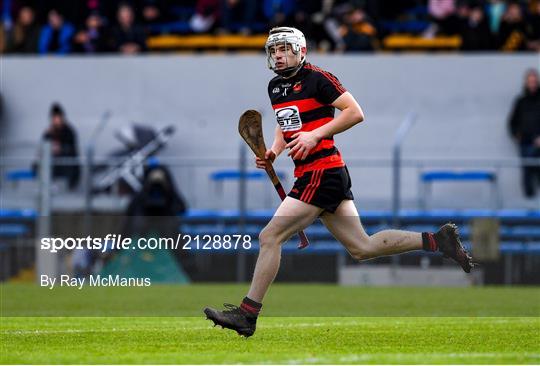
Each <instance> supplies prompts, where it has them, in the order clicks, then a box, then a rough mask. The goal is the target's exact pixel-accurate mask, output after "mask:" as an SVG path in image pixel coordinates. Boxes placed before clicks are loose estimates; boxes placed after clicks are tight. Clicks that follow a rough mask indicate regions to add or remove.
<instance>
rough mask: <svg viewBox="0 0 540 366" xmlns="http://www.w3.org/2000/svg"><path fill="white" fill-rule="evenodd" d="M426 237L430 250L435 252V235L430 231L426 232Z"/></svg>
mask: <svg viewBox="0 0 540 366" xmlns="http://www.w3.org/2000/svg"><path fill="white" fill-rule="evenodd" d="M428 239H429V249H430V250H431V251H432V252H436V251H437V249H438V248H437V242H436V241H435V237H434V236H433V234H432V233H429V234H428Z"/></svg>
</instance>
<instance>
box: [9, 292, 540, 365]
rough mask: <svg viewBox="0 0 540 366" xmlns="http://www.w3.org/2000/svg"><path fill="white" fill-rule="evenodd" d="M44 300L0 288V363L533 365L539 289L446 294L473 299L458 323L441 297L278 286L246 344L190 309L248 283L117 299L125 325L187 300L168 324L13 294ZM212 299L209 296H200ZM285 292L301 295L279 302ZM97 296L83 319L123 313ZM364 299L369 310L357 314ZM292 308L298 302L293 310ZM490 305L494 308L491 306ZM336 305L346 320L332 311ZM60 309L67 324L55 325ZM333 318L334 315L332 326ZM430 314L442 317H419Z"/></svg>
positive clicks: (66, 299)
mask: <svg viewBox="0 0 540 366" xmlns="http://www.w3.org/2000/svg"><path fill="white" fill-rule="evenodd" d="M40 290H41V289H38V288H36V287H34V286H30V287H28V286H21V285H4V286H2V287H1V288H0V294H1V295H2V300H1V304H2V308H1V309H2V317H1V324H0V337H1V342H0V343H1V346H0V347H1V348H0V362H1V363H4V364H5V363H12V364H18V363H41V364H43V363H47V364H55V363H70V364H74V363H75V364H76V363H88V364H93V363H101V364H111V363H122V364H130V363H156V364H164V363H191V364H198V363H217V364H221V363H228V364H230V363H285V364H287V363H290V364H294V363H325V364H328V363H338V364H339V363H349V364H350V363H400V364H404V363H405V364H407V363H444V364H448V363H469V364H483V363H489V364H501V363H514V364H515V363H528V364H538V363H540V318H539V315H540V302H539V291H538V289H537V288H516V289H514V288H487V289H486V288H478V289H476V288H472V289H444V293H445V294H446V296H447V298H448V299H450V298H454V297H456V296H460V299H459V302H456V304H457V303H461V304H462V303H465V304H466V303H467V302H468V300H469V299H470V300H471V305H470V306H469V307H470V308H472V310H471V313H464V314H463V315H462V316H456V315H455V314H454V313H452V312H451V310H452V308H453V307H454V305H452V303H451V302H450V303H448V301H446V302H444V300H445V299H446V298H445V297H442V300H441V296H442V295H441V291H442V290H441V289H419V288H412V289H411V288H392V289H366V288H343V287H338V286H314V285H311V286H304V285H279V284H276V285H274V286H273V287H272V293H271V294H270V295H269V296H270V297H269V299H268V301H267V302H265V309H264V314H265V315H266V316H262V317H261V318H260V319H259V322H258V325H257V326H258V329H257V332H256V333H255V335H254V336H253V337H251V338H248V339H245V338H241V337H239V336H237V335H236V333H234V332H232V331H229V330H223V329H221V328H217V327H216V328H213V327H212V326H211V325H212V323H211V322H210V321H207V320H205V319H204V316H203V315H202V313H200V311H201V309H200V308H198V306H199V305H200V302H201V301H214V300H216V301H217V297H220V301H231V302H234V298H236V296H237V294H243V293H244V292H245V290H246V285H240V286H238V285H213V286H210V285H201V286H199V285H195V286H155V287H154V286H152V287H150V288H147V289H145V294H146V296H145V297H144V298H142V299H139V300H140V302H137V298H136V297H131V298H130V297H129V296H128V297H126V293H123V292H122V291H120V292H119V293H120V294H121V295H122V296H121V297H122V298H123V299H124V301H125V308H126V309H127V310H128V315H129V311H130V309H132V308H133V309H134V308H139V310H141V309H140V308H141V307H145V306H149V305H148V304H152V303H154V304H157V303H160V302H165V304H168V302H167V301H166V299H164V298H163V294H164V293H169V294H171V296H169V297H170V298H173V299H174V300H175V301H178V299H184V300H183V301H182V302H181V303H179V304H178V306H179V307H180V308H185V309H190V308H192V307H197V308H194V309H193V311H194V313H193V314H198V313H200V314H201V315H200V316H197V317H194V316H192V315H191V314H188V313H186V314H185V315H184V316H177V314H175V316H164V315H166V312H165V310H167V309H168V306H169V305H166V306H165V307H164V308H163V309H161V310H162V312H158V313H157V314H158V315H159V316H150V315H151V314H152V312H151V311H150V309H145V310H146V311H147V313H146V316H133V315H129V316H123V317H120V316H111V314H114V315H116V313H114V312H113V313H109V316H84V313H83V312H81V309H80V307H79V308H76V309H72V308H71V309H70V307H73V306H74V304H77V302H76V301H75V302H74V300H73V299H70V296H69V295H70V294H71V292H65V291H60V292H58V293H57V294H56V296H55V299H56V300H57V303H56V305H55V306H56V307H57V309H56V310H57V311H58V313H57V314H56V315H55V316H40V315H43V314H47V315H50V314H51V313H50V310H51V309H46V307H48V306H51V305H50V304H49V303H47V302H45V303H43V302H42V303H41V304H40V303H39V301H38V302H33V303H34V308H32V306H31V305H28V303H25V304H23V303H21V302H20V301H21V300H22V296H21V295H20V294H24V295H25V297H27V296H29V294H31V293H32V291H35V292H37V293H40ZM47 291H49V290H47ZM83 291H84V290H83ZM216 292H217V297H216V298H214V297H213V296H214V295H208V294H214V293H216ZM225 292H226V293H227V294H225ZM16 293H18V294H19V295H15V294H16ZM173 294H174V295H173ZM179 294H180V295H179ZM202 294H206V295H204V296H206V297H204V296H203V295H202ZM292 294H296V295H297V297H293V300H290V301H287V300H286V299H288V298H290V297H291V296H292ZM321 294H324V297H321ZM95 295H96V293H94V292H91V291H90V292H88V293H87V294H86V298H87V304H88V308H87V309H86V310H87V311H89V313H88V314H92V315H96V314H98V315H101V313H99V312H97V311H96V309H97V308H98V309H99V308H107V307H109V311H110V308H111V307H112V308H113V310H114V306H115V305H114V304H117V303H120V301H119V299H114V293H109V296H108V297H109V298H108V299H105V298H96V297H95ZM177 296H178V297H177ZM197 296H199V297H200V296H202V297H203V299H202V300H201V299H200V298H199V297H197ZM231 297H233V299H231ZM272 297H273V298H274V299H275V300H271V299H272ZM362 297H364V303H367V304H369V308H371V309H372V311H371V312H370V311H367V310H368V308H367V307H363V306H361V301H362ZM300 298H303V299H305V301H304V302H302V303H300V304H298V301H300V300H298V299H300ZM497 298H498V299H499V301H498V302H497V301H493V300H494V299H497ZM149 299H150V300H152V301H150V300H149ZM473 299H475V300H474V301H473ZM478 299H481V300H478ZM161 300H163V301H161ZM279 300H281V301H279ZM278 301H279V302H278ZM294 301H296V303H297V305H298V306H299V307H305V306H308V304H311V306H310V308H309V310H308V309H307V308H306V311H305V313H306V314H308V315H312V314H314V313H319V314H324V315H325V316H315V315H313V316H306V317H300V316H298V313H299V312H300V311H298V309H295V311H294V312H289V313H290V314H292V315H291V316H287V314H289V313H288V312H287V311H288V310H290V309H288V308H289V307H290V306H293V303H294ZM96 302H97V304H96ZM133 303H135V305H133ZM351 303H352V305H351ZM17 304H19V307H18V309H19V310H18V311H19V312H17ZM145 304H146V305H145ZM347 304H349V305H350V307H348V308H347V306H346V305H347ZM208 305H215V306H217V305H219V303H209V304H208ZM355 305H356V306H355ZM482 305H483V307H484V312H483V313H482ZM343 306H345V307H346V308H347V309H348V310H347V312H348V313H347V314H351V316H345V315H344V314H343V313H340V312H339V311H337V308H343ZM62 307H63V308H62ZM373 307H375V308H376V309H373ZM377 307H378V309H377ZM399 307H403V308H406V311H404V313H403V314H402V315H401V316H395V314H394V316H388V314H387V313H388V312H389V311H390V309H395V308H399ZM333 308H335V309H333ZM355 308H359V309H362V312H363V313H364V315H365V316H359V314H356V313H355V312H352V310H354V309H355ZM70 310H71V312H70ZM334 310H335V311H334ZM404 310H405V309H404ZM40 311H41V313H40ZM60 311H63V312H64V313H63V315H64V316H57V315H60V314H61V313H60ZM186 311H187V310H186ZM445 311H446V314H447V316H444V312H445ZM460 311H461V310H460ZM333 312H336V314H340V315H339V316H331V314H332V313H333ZM441 312H442V313H441ZM74 313H75V314H77V316H73V314H74ZM396 313H397V312H396ZM433 314H438V315H442V316H426V315H433ZM28 315H32V316H28ZM171 315H173V314H171ZM482 315H489V316H482Z"/></svg>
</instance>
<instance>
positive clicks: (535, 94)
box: [509, 69, 540, 198]
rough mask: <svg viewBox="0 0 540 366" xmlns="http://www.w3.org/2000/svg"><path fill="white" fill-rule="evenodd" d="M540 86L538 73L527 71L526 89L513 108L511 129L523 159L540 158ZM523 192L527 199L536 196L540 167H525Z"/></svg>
mask: <svg viewBox="0 0 540 366" xmlns="http://www.w3.org/2000/svg"><path fill="white" fill-rule="evenodd" d="M539 89H540V85H539V80H538V71H536V70H534V69H530V70H527V72H526V74H525V88H524V91H523V94H521V95H520V96H519V97H518V98H517V99H516V101H515V102H514V106H513V108H512V112H511V114H510V120H509V127H510V133H511V135H512V137H513V138H514V141H515V142H516V144H517V145H518V148H519V152H520V155H521V157H522V158H540V90H539ZM522 172H523V177H522V183H523V191H524V193H525V196H526V197H527V198H532V197H534V195H535V194H536V188H537V186H538V185H539V184H540V167H531V166H523V168H522Z"/></svg>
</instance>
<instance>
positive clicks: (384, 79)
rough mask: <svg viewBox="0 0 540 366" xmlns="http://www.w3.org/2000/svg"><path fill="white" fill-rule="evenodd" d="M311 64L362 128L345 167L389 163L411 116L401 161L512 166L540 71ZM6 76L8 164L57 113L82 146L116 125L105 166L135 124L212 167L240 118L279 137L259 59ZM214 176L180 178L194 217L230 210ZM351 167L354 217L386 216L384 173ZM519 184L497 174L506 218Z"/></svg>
mask: <svg viewBox="0 0 540 366" xmlns="http://www.w3.org/2000/svg"><path fill="white" fill-rule="evenodd" d="M311 61H312V62H313V63H315V64H317V65H318V66H321V67H323V68H326V69H328V70H330V71H332V72H333V73H334V74H335V75H336V76H337V77H338V78H339V79H340V80H341V81H342V83H343V84H344V86H345V87H346V88H347V89H348V90H349V91H351V92H352V93H353V95H354V96H355V97H356V99H357V100H358V101H359V103H360V105H361V106H362V107H363V109H364V111H365V114H366V121H365V122H364V123H363V124H361V125H359V126H357V127H355V128H354V129H352V130H350V131H348V132H347V133H345V134H343V135H339V136H337V137H336V141H337V146H338V147H339V148H340V149H341V151H342V152H343V155H344V157H345V159H346V160H347V159H356V158H366V157H369V158H390V157H391V148H392V143H393V137H394V134H395V131H396V129H397V127H398V125H399V123H400V122H401V121H402V120H403V118H404V117H405V116H406V115H407V113H408V112H409V111H411V110H415V111H416V112H417V114H418V116H419V119H418V122H417V123H416V125H415V126H414V127H413V129H412V130H411V131H410V133H409V135H408V137H407V140H406V143H405V145H404V151H403V154H404V157H405V158H419V159H424V158H490V159H497V158H509V157H515V156H516V151H515V148H514V146H513V145H512V143H511V141H510V140H509V138H508V134H507V128H506V123H507V117H508V114H509V111H510V107H511V103H512V101H513V99H514V97H515V96H516V95H517V93H518V92H520V90H521V83H522V75H523V72H524V70H525V69H526V68H529V67H538V66H539V64H540V62H539V57H538V55H500V56H499V55H498V56H491V55H472V56H471V55H466V56H463V55H403V56H401V55H375V56H349V55H347V56H322V55H316V56H313V57H312V58H311ZM1 74H2V75H1V76H2V79H1V94H2V97H3V100H4V118H3V122H2V125H1V128H2V129H1V133H2V146H3V149H2V153H3V154H5V155H18V156H28V157H33V156H34V154H35V153H34V151H32V149H25V150H24V151H23V150H22V149H20V146H22V145H21V144H18V143H16V144H14V142H18V141H37V140H38V139H39V137H40V135H41V133H42V131H43V129H44V128H45V127H46V124H47V114H48V109H49V106H50V104H51V102H53V101H60V102H61V103H62V104H63V105H64V106H65V109H66V111H67V115H68V119H69V120H70V121H71V122H72V124H73V125H74V126H75V127H76V128H77V130H78V132H79V138H80V144H81V146H85V145H86V144H87V142H88V139H89V136H90V134H91V132H92V131H93V129H94V128H95V126H96V123H97V121H98V120H99V117H100V115H101V114H102V112H103V111H104V110H110V111H111V112H112V113H113V117H112V119H111V121H110V123H109V125H108V126H107V127H106V129H105V131H104V133H103V134H102V138H101V139H100V141H99V145H98V154H101V155H102V154H106V153H107V152H108V151H110V150H113V149H114V148H115V147H117V143H116V142H115V140H114V138H113V137H112V131H113V130H114V129H116V128H118V127H119V126H121V125H124V124H126V123H128V122H130V121H138V122H144V123H150V124H153V125H156V126H163V125H165V124H174V125H175V126H176V127H177V132H176V134H175V136H174V138H173V139H172V141H171V143H170V144H169V146H168V148H167V149H166V150H165V151H164V152H163V155H167V156H175V157H186V158H209V159H213V158H233V159H235V158H237V156H238V150H239V146H240V145H241V140H240V138H239V136H238V133H237V129H236V127H237V121H238V117H239V115H240V114H241V113H242V112H243V111H244V110H245V109H249V108H255V109H259V110H260V111H261V112H263V116H264V117H265V134H266V136H267V143H268V144H270V143H271V141H270V140H269V137H270V136H271V134H272V131H273V128H274V126H275V125H274V123H275V122H274V119H273V115H272V111H271V108H270V104H269V101H268V97H267V94H266V86H267V82H268V80H269V79H270V78H271V77H272V73H271V72H270V71H269V70H267V69H266V68H265V60H264V56H263V55H260V56H258V55H257V56H243V55H219V56H214V55H204V56H197V55H190V56H186V55H181V56H145V57H135V58H128V57H99V58H79V57H67V58H49V57H40V58H34V57H32V58H17V57H4V58H3V59H2V73H1ZM219 165H220V162H219V161H217V160H216V166H209V167H207V168H198V169H195V168H191V169H178V171H177V172H176V175H177V178H178V179H179V181H180V185H181V189H183V190H184V192H185V194H186V195H187V196H188V198H189V199H190V200H191V201H192V202H195V205H196V206H198V207H229V208H233V207H234V204H232V203H231V201H234V199H235V196H234V194H235V187H234V185H233V184H226V185H225V187H223V188H224V193H225V196H226V197H227V199H224V198H223V197H222V198H220V196H219V195H217V194H216V192H215V188H216V187H214V186H211V185H209V183H208V179H207V175H208V172H209V171H211V170H215V169H218V168H226V167H230V165H231V164H230V162H229V163H227V164H226V166H219ZM351 165H352V166H351V173H352V175H353V184H354V187H353V188H354V193H355V196H356V197H357V203H358V205H359V206H360V207H367V208H387V207H389V204H390V200H389V198H390V192H391V179H390V177H391V175H390V169H389V167H388V166H385V165H384V166H380V167H369V168H368V167H356V166H355V165H354V164H351ZM279 167H281V168H282V169H284V170H290V169H291V167H292V164H291V163H290V162H288V161H286V160H285V159H283V161H282V162H280V163H279ZM404 174H405V175H404V184H403V195H404V203H405V204H406V205H409V204H413V203H414V201H415V198H416V192H417V171H416V170H414V169H406V170H405V172H404ZM518 174H519V171H518V170H517V169H504V170H503V171H502V172H501V180H502V191H503V193H504V202H505V205H506V206H519V205H521V204H523V201H522V199H521V192H520V187H519V175H518ZM291 182H292V180H290V179H289V182H288V183H289V184H290V183H291ZM483 187H484V186H483V185H482V184H480V183H477V184H470V185H469V184H466V185H456V184H441V185H440V186H439V187H436V189H435V190H434V195H435V197H434V199H435V203H436V204H440V205H441V206H449V205H454V206H455V205H458V206H474V207H480V206H485V205H486V204H487V201H486V200H487V193H484V192H483ZM261 188H263V189H261ZM266 188H268V186H265V185H263V184H262V183H261V184H259V183H255V184H254V185H253V186H252V187H250V199H251V200H252V202H254V205H259V206H260V205H261V204H259V203H257V202H260V200H257V198H260V197H261V194H262V193H261V192H259V191H264V190H267V189H266ZM208 192H210V193H211V194H208ZM262 197H265V196H264V194H263V195H262ZM272 202H273V204H275V201H272ZM437 202H438V203H437Z"/></svg>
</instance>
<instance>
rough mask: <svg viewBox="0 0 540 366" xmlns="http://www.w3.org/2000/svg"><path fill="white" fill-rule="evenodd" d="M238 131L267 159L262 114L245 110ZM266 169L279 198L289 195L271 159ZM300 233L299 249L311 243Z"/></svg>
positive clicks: (252, 148)
mask: <svg viewBox="0 0 540 366" xmlns="http://www.w3.org/2000/svg"><path fill="white" fill-rule="evenodd" d="M238 132H239V133H240V136H242V138H243V139H244V141H246V143H247V144H248V145H249V147H250V148H251V150H253V152H254V153H255V155H256V156H257V157H258V158H259V159H262V160H265V157H264V154H265V153H266V145H265V143H264V138H263V132H262V116H261V114H260V113H259V112H257V111H255V110H251V109H250V110H247V111H245V112H244V113H243V114H242V115H241V116H240V121H239V122H238ZM265 170H266V173H267V174H268V177H270V180H271V181H272V184H273V185H274V188H275V189H276V191H277V193H278V194H279V198H281V200H282V201H283V200H284V199H285V197H287V195H286V194H285V190H284V189H283V186H282V185H281V182H280V181H279V177H278V176H277V174H276V171H275V170H274V167H273V166H272V163H271V162H270V161H267V164H266V168H265ZM298 235H299V236H300V244H298V249H302V248H305V247H307V246H308V245H309V240H308V238H307V236H306V234H305V233H304V232H303V231H300V232H299V233H298Z"/></svg>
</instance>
